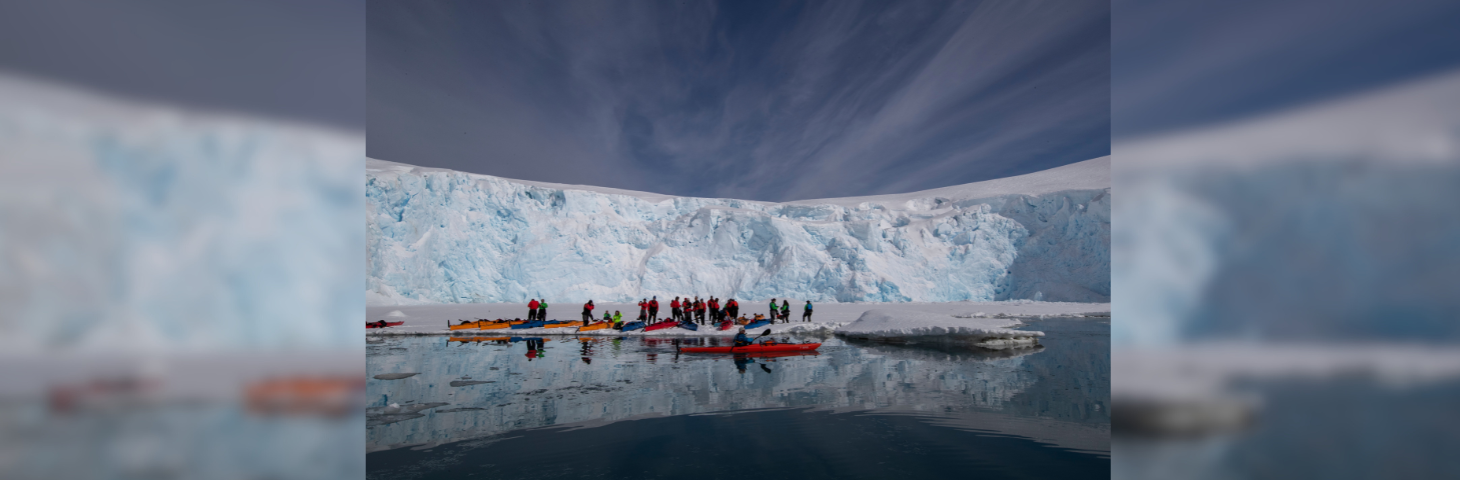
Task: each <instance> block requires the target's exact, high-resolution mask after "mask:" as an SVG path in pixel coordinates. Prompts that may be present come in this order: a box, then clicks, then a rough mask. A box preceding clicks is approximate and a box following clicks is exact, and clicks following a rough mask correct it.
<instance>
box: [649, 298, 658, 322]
mask: <svg viewBox="0 0 1460 480" xmlns="http://www.w3.org/2000/svg"><path fill="white" fill-rule="evenodd" d="M649 321H651V322H658V321H659V297H652V298H650V299H649Z"/></svg>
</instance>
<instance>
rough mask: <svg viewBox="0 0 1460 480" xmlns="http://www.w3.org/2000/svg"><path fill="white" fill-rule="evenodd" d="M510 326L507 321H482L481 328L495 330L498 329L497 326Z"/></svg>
mask: <svg viewBox="0 0 1460 480" xmlns="http://www.w3.org/2000/svg"><path fill="white" fill-rule="evenodd" d="M511 326H512V324H510V323H507V322H500V323H499V322H491V323H483V324H482V330H496V329H499V328H508V327H511Z"/></svg>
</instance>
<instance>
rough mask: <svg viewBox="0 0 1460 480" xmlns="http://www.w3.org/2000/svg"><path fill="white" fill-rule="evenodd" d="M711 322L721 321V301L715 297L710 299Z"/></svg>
mask: <svg viewBox="0 0 1460 480" xmlns="http://www.w3.org/2000/svg"><path fill="white" fill-rule="evenodd" d="M710 321H711V322H719V321H720V300H719V299H716V298H715V297H710Z"/></svg>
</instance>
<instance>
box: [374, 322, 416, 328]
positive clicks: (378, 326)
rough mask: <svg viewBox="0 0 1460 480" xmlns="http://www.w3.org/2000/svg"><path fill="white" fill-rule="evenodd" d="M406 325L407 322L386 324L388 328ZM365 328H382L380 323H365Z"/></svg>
mask: <svg viewBox="0 0 1460 480" xmlns="http://www.w3.org/2000/svg"><path fill="white" fill-rule="evenodd" d="M405 323H406V322H385V326H387V327H394V326H397V325H404V324H405ZM365 328H381V327H380V323H379V322H365Z"/></svg>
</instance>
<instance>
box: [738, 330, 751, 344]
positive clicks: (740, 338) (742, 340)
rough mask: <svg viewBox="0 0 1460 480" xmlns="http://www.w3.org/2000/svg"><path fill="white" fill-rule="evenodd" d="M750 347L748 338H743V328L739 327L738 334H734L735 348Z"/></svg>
mask: <svg viewBox="0 0 1460 480" xmlns="http://www.w3.org/2000/svg"><path fill="white" fill-rule="evenodd" d="M746 345H750V337H747V336H745V327H740V333H737V334H735V346H737V347H744V346H746Z"/></svg>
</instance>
